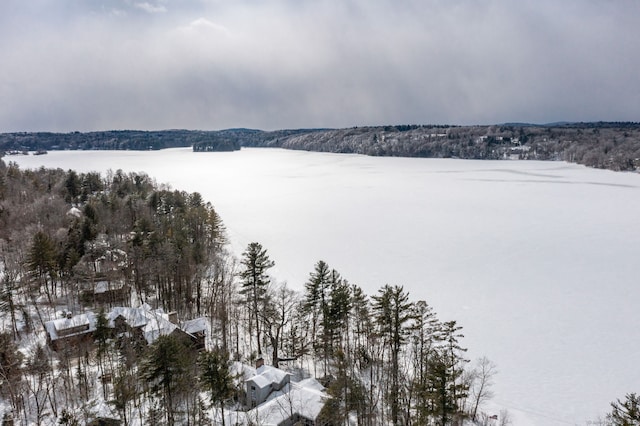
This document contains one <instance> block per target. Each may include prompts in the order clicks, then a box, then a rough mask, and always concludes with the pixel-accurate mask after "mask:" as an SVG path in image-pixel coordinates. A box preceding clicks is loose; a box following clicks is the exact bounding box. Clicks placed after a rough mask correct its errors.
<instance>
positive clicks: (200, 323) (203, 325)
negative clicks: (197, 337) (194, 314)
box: [182, 317, 207, 334]
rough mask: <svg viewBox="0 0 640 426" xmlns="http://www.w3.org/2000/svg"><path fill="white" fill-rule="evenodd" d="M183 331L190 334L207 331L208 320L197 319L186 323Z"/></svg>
mask: <svg viewBox="0 0 640 426" xmlns="http://www.w3.org/2000/svg"><path fill="white" fill-rule="evenodd" d="M182 329H183V330H184V331H186V332H187V333H189V334H195V333H200V332H202V331H207V319H206V318H203V317H201V318H196V319H192V320H189V321H185V322H184V324H183V325H182Z"/></svg>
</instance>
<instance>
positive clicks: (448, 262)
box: [12, 148, 640, 425]
mask: <svg viewBox="0 0 640 426" xmlns="http://www.w3.org/2000/svg"><path fill="white" fill-rule="evenodd" d="M12 161H16V162H17V163H18V164H20V165H21V167H33V168H37V167H40V166H42V165H44V166H50V167H60V168H63V169H70V168H71V169H76V170H78V171H93V170H95V171H100V172H105V171H107V170H108V169H110V168H112V167H114V166H113V165H114V164H115V165H117V168H120V169H122V170H124V171H125V172H129V171H145V172H146V173H147V174H149V175H150V176H152V177H153V178H155V179H156V180H157V181H158V182H165V183H169V184H171V185H172V186H173V187H174V188H177V189H181V190H186V191H198V192H200V193H201V194H202V196H203V198H204V199H206V200H209V201H211V202H212V203H213V205H214V206H215V208H216V210H217V212H218V213H219V214H220V215H221V217H222V219H223V220H224V222H225V225H226V228H227V229H228V232H229V237H230V240H231V244H232V249H233V250H234V252H236V253H238V254H239V253H241V252H242V251H243V250H244V248H245V247H246V245H247V244H248V243H249V242H252V241H258V242H260V243H261V244H262V245H263V246H264V247H265V248H267V250H268V252H269V254H270V257H271V258H272V259H273V260H274V261H275V262H276V266H275V267H274V268H273V269H272V273H273V275H274V276H275V277H276V278H277V279H278V280H281V281H285V280H286V281H288V283H289V285H291V286H292V287H294V288H298V289H302V286H303V284H304V283H305V281H306V280H307V277H308V274H309V272H311V271H312V269H313V265H314V264H315V263H316V262H317V261H318V260H320V259H323V260H325V261H327V262H328V263H329V265H330V266H331V267H333V268H335V269H337V270H338V271H339V272H340V273H341V274H342V276H343V277H345V278H346V279H348V280H349V281H350V282H351V283H355V284H358V285H360V286H362V287H363V289H364V290H365V291H366V292H367V293H368V294H373V293H375V292H376V291H377V289H378V288H380V287H381V286H382V285H384V284H387V283H389V284H399V285H404V287H405V289H407V290H408V291H409V292H410V294H411V297H412V298H413V299H414V300H419V299H424V300H426V301H427V302H428V303H429V304H430V305H431V306H432V307H433V308H434V310H435V311H436V313H437V314H438V317H439V318H440V319H441V320H443V321H447V320H453V319H455V320H457V321H458V323H459V324H460V325H462V326H463V327H464V330H463V332H464V334H465V336H466V337H465V339H464V341H463V344H465V345H466V346H467V347H469V353H468V355H469V358H472V359H473V358H475V357H479V356H482V355H486V356H487V357H488V358H489V359H491V360H492V361H494V362H495V363H496V364H497V365H498V370H499V374H498V375H497V376H496V377H495V382H496V384H495V387H494V390H495V393H496V396H495V398H494V400H493V403H494V404H496V407H497V408H498V409H504V408H506V409H508V410H509V412H510V413H512V415H513V417H514V418H515V417H516V416H518V417H517V418H518V421H517V423H515V422H514V424H518V425H521V424H533V425H565V424H585V423H586V422H587V421H591V420H594V419H596V418H597V417H598V416H600V415H602V414H604V413H605V412H606V411H608V410H609V409H610V407H609V402H610V401H613V400H615V399H616V398H619V397H623V396H624V394H625V393H627V392H634V391H635V392H637V391H638V389H637V387H638V383H640V370H639V369H638V368H637V361H636V360H637V359H638V357H639V356H640V340H639V339H637V330H638V329H639V328H640V316H639V315H638V311H637V306H636V305H637V304H634V302H633V301H637V300H639V299H640V286H638V285H637V253H639V252H640V227H639V226H638V222H637V214H638V212H639V211H640V176H638V175H637V174H632V173H615V172H611V171H604V170H594V169H588V168H586V167H582V166H578V165H574V164H567V163H564V162H536V161H526V162H522V161H469V160H436V159H411V158H377V157H376V158H374V157H364V156H358V155H346V154H321V153H309V152H296V151H284V150H279V149H243V150H241V151H239V152H233V153H207V154H202V153H193V152H191V150H190V149H188V148H187V149H170V150H164V151H153V152H134V151H117V152H105V151H99V152H88V151H82V152H74V151H65V152H50V153H49V155H46V156H24V157H22V156H21V157H13V158H12ZM498 411H499V410H498ZM496 414H497V413H496Z"/></svg>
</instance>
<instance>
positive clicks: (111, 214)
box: [0, 162, 495, 425]
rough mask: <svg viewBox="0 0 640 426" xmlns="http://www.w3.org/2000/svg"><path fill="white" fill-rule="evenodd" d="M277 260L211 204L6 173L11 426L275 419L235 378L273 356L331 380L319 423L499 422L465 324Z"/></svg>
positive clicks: (7, 414) (397, 289)
mask: <svg viewBox="0 0 640 426" xmlns="http://www.w3.org/2000/svg"><path fill="white" fill-rule="evenodd" d="M274 261H277V260H275V259H273V260H272V259H270V257H269V254H268V251H267V249H266V248H264V247H262V246H261V245H260V244H259V243H252V244H249V245H248V247H247V248H246V251H245V252H244V253H243V254H242V255H241V256H240V258H239V259H236V258H235V257H234V256H233V255H232V254H230V253H229V252H228V251H227V249H226V240H225V232H224V227H223V224H222V221H221V219H220V217H219V216H218V215H217V214H216V212H215V209H214V208H213V207H212V205H211V204H209V203H207V202H205V200H203V199H202V198H201V196H200V195H199V194H197V193H193V194H189V193H185V192H182V191H178V190H172V189H170V188H167V187H163V186H161V185H157V184H156V183H154V182H153V180H152V179H151V178H149V177H148V176H146V175H143V174H125V173H123V172H121V171H116V172H114V173H110V174H108V175H107V176H100V175H99V174H97V173H80V174H79V173H76V172H74V171H63V170H60V169H57V170H47V169H39V170H35V171H32V170H20V169H19V168H18V167H17V166H16V165H15V164H12V163H9V164H8V165H5V163H3V162H0V268H1V269H0V277H1V281H0V283H1V286H0V309H1V311H0V312H1V315H0V320H1V321H2V324H3V329H2V330H3V331H2V333H0V343H1V344H0V373H1V374H0V415H2V416H3V421H4V422H5V423H3V424H38V425H41V424H54V423H58V424H125V425H126V424H169V425H173V424H194V425H195V424H202V425H206V424H220V423H221V422H222V421H223V418H224V417H223V413H226V414H225V415H226V416H231V415H234V416H235V417H233V418H234V419H235V420H234V423H235V422H240V423H242V424H260V421H258V420H259V413H261V411H260V406H258V407H252V406H251V404H249V405H247V403H246V402H245V401H246V400H247V398H248V397H249V396H248V395H249V394H248V391H247V389H245V387H244V382H243V379H242V378H241V377H236V376H235V373H234V372H235V371H237V370H238V365H240V364H239V363H244V364H252V363H254V362H255V361H256V360H257V359H259V357H260V355H261V354H264V356H265V358H266V359H267V363H268V364H271V365H272V366H273V367H279V368H280V369H283V370H284V371H287V372H289V373H290V374H291V375H292V377H293V378H292V379H291V380H292V381H293V380H294V379H295V380H302V379H305V378H309V377H311V378H317V379H318V380H319V382H320V383H322V385H323V387H322V389H323V390H322V391H321V390H320V389H318V388H317V387H316V388H314V389H313V390H312V391H313V392H315V393H316V394H317V393H318V392H321V395H326V396H323V397H322V404H323V405H324V408H322V409H321V410H320V411H319V412H318V413H316V414H317V417H316V418H314V419H312V421H315V422H316V424H344V422H345V421H347V419H349V420H348V421H349V422H351V424H360V425H379V424H387V423H392V424H416V425H418V424H426V423H427V422H428V421H433V422H435V423H436V424H443V425H444V424H451V422H453V421H454V420H455V419H462V418H473V417H474V416H475V417H476V418H477V419H479V420H480V419H481V418H482V416H486V415H485V414H484V413H483V408H482V407H483V405H482V403H483V402H484V401H485V400H486V399H487V398H488V397H489V396H490V394H491V391H490V388H491V382H492V380H493V376H494V373H495V366H493V364H492V363H491V362H490V361H489V360H487V359H482V360H479V361H477V362H476V363H469V362H468V360H467V359H466V358H465V351H466V349H465V348H464V344H463V342H462V338H463V335H462V332H461V331H462V327H461V326H460V325H459V324H457V323H456V322H455V321H451V320H449V321H441V320H439V319H438V318H437V317H436V314H435V313H434V312H433V310H432V309H431V307H430V306H429V305H428V303H427V302H426V301H414V300H411V298H410V295H409V294H408V293H407V292H406V291H405V290H404V289H403V287H402V286H396V285H387V286H384V287H382V288H381V289H380V290H379V291H378V292H377V293H376V294H374V295H370V296H367V295H366V294H364V293H363V291H362V290H361V288H360V287H359V286H357V285H355V284H351V283H349V282H348V281H347V280H346V279H344V278H343V277H341V276H340V274H339V273H338V272H337V271H335V270H333V269H331V268H330V267H329V265H328V264H327V263H326V262H324V261H318V262H317V263H316V264H315V265H309V269H310V274H309V279H308V281H307V282H306V283H297V284H298V288H300V289H301V291H294V290H293V289H291V288H290V287H288V286H287V285H286V284H283V283H279V282H276V281H275V280H273V279H272V278H271V277H270V275H269V269H270V268H271V267H272V266H273V265H274ZM243 368H244V367H243ZM300 383H302V382H300ZM305 383H306V382H305ZM291 386H294V385H293V384H292V385H291ZM295 386H298V387H299V386H301V385H295ZM318 386H319V385H318ZM296 389H297V387H296ZM278 392H282V391H278ZM309 392H311V391H309ZM285 396H286V395H285ZM290 409H291V410H293V406H291V407H290ZM254 413H258V414H254ZM251 416H254V417H251ZM291 416H293V414H291ZM291 416H289V417H290V418H293V417H291ZM296 416H298V417H296V418H298V419H299V420H300V419H302V420H304V418H303V417H300V415H299V414H297V413H296ZM294 417H295V416H294ZM231 418H232V417H227V419H231ZM239 419H245V420H242V421H241V420H239ZM252 419H253V420H252ZM429 419H430V420H429ZM307 420H308V419H307ZM100 422H102V423H100ZM104 422H107V423H104Z"/></svg>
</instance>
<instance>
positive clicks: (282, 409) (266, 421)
mask: <svg viewBox="0 0 640 426" xmlns="http://www.w3.org/2000/svg"><path fill="white" fill-rule="evenodd" d="M327 398H330V397H329V395H327V394H326V393H325V392H324V387H323V386H322V385H321V384H320V383H318V381H317V380H315V379H306V380H303V381H300V382H297V383H290V384H289V386H287V388H286V389H285V390H284V391H283V392H279V393H278V396H276V397H275V398H272V399H270V400H269V401H267V402H265V403H264V404H261V405H259V406H257V407H255V408H253V409H251V410H249V411H247V412H232V413H230V414H229V420H230V421H229V423H230V424H235V423H238V424H250V423H252V422H253V423H257V424H260V425H265V426H271V425H278V424H280V423H282V422H283V421H285V420H287V419H289V418H291V417H292V416H295V415H298V416H301V417H305V418H307V419H310V420H312V421H313V420H316V419H317V417H318V415H319V414H320V411H321V410H322V407H323V406H324V403H325V401H326V400H327Z"/></svg>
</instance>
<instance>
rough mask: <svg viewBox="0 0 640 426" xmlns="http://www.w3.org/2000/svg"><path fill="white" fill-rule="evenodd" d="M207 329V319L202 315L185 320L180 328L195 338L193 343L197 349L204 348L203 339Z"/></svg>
mask: <svg viewBox="0 0 640 426" xmlns="http://www.w3.org/2000/svg"><path fill="white" fill-rule="evenodd" d="M208 329H209V327H208V326H207V319H206V318H202V317H201V318H196V319H192V320H189V321H185V322H184V324H182V330H184V331H185V332H186V333H187V334H189V335H190V336H193V337H194V338H195V342H194V343H195V345H196V348H197V349H198V350H204V349H205V339H206V337H207V330H208Z"/></svg>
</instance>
